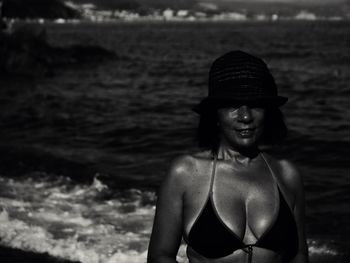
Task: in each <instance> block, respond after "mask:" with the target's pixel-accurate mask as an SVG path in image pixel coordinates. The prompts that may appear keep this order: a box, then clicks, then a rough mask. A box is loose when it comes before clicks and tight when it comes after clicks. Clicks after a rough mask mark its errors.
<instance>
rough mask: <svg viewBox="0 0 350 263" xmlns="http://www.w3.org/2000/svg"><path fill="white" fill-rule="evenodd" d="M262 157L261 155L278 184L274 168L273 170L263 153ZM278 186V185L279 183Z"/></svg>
mask: <svg viewBox="0 0 350 263" xmlns="http://www.w3.org/2000/svg"><path fill="white" fill-rule="evenodd" d="M260 155H261V157H262V158H263V160H264V161H265V163H266V165H267V167H268V168H269V170H270V173H271V174H272V177H273V179H274V180H275V182H276V183H277V178H276V175H275V173H274V171H273V170H272V168H271V166H270V164H269V162H268V161H267V160H266V157H265V156H264V154H263V153H260ZM277 184H278V183H277Z"/></svg>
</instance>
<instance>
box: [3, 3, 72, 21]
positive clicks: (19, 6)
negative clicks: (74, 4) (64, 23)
mask: <svg viewBox="0 0 350 263" xmlns="http://www.w3.org/2000/svg"><path fill="white" fill-rule="evenodd" d="M0 1H1V0H0ZM2 2H3V6H2V16H3V17H8V18H48V19H55V18H75V17H79V13H78V12H77V11H75V10H73V9H71V8H69V7H67V6H66V5H64V4H63V2H61V1H59V0H2Z"/></svg>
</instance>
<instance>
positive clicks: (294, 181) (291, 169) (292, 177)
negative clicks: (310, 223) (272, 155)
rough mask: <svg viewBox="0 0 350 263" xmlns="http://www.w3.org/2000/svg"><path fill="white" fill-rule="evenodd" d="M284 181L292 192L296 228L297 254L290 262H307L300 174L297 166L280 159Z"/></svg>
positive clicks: (303, 202)
mask: <svg viewBox="0 0 350 263" xmlns="http://www.w3.org/2000/svg"><path fill="white" fill-rule="evenodd" d="M281 164H282V167H283V174H284V179H285V182H286V183H287V184H288V187H289V188H290V189H291V191H292V192H293V193H294V197H295V201H294V209H293V212H294V218H295V222H296V224H297V228H298V239H299V240H298V241H299V248H298V254H297V255H296V257H295V258H294V259H293V260H292V261H291V263H308V262H309V257H308V246H307V242H306V236H305V195H304V186H303V181H302V178H301V175H300V173H299V171H298V170H297V168H296V167H295V166H294V165H293V164H292V163H290V162H288V161H282V163H281Z"/></svg>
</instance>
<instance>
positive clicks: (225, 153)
mask: <svg viewBox="0 0 350 263" xmlns="http://www.w3.org/2000/svg"><path fill="white" fill-rule="evenodd" d="M259 153H260V150H259V148H258V147H251V148H246V149H235V148H233V147H231V146H229V145H227V144H221V145H220V146H219V149H218V153H217V155H218V158H219V159H223V160H235V161H237V162H238V163H242V164H249V163H250V162H251V161H252V160H253V159H255V158H256V157H257V156H258V155H259Z"/></svg>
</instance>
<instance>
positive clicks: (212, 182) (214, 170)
mask: <svg viewBox="0 0 350 263" xmlns="http://www.w3.org/2000/svg"><path fill="white" fill-rule="evenodd" d="M217 159H218V156H217V155H216V154H214V161H213V169H212V172H211V177H210V186H209V195H212V194H213V185H214V178H215V173H216V163H217Z"/></svg>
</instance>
